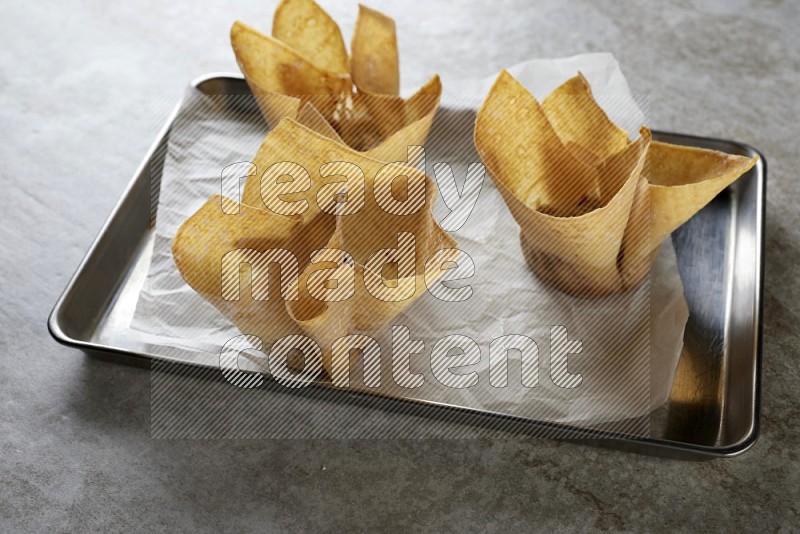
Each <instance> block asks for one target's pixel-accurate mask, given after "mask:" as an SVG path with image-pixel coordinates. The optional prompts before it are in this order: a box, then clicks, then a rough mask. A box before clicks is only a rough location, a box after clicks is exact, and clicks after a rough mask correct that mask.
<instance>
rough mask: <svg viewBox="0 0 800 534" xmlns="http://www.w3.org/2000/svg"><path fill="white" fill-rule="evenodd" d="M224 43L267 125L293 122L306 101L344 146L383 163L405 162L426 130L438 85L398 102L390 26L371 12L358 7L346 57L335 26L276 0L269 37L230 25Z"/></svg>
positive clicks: (302, 6)
mask: <svg viewBox="0 0 800 534" xmlns="http://www.w3.org/2000/svg"><path fill="white" fill-rule="evenodd" d="M231 44H232V47H233V51H234V53H235V55H236V60H237V62H238V63H239V67H240V68H241V70H242V73H243V74H244V76H245V79H246V80H247V83H248V85H249V86H250V89H251V91H252V93H253V95H254V96H255V98H256V100H257V102H258V105H259V108H260V109H261V112H262V114H263V115H264V118H265V119H266V121H267V123H268V124H269V125H270V126H275V125H277V123H278V122H280V120H281V119H283V118H286V117H289V118H293V119H298V120H299V114H300V113H301V111H302V110H303V108H304V106H305V104H306V103H312V104H313V105H314V106H315V107H316V108H317V109H318V111H319V112H320V113H321V115H322V116H323V117H324V118H325V120H326V121H327V122H328V123H329V124H331V126H332V127H333V128H334V129H335V130H336V131H337V134H338V135H339V136H340V137H341V138H342V139H343V140H344V141H345V142H346V143H347V144H348V145H349V146H351V147H352V148H354V149H356V150H358V151H361V152H366V151H370V152H372V155H374V156H377V157H379V159H385V160H387V161H394V160H399V159H404V158H405V155H406V150H407V146H408V145H421V144H422V143H424V141H425V139H426V137H427V135H428V132H429V131H430V127H431V122H432V121H433V116H434V114H435V113H436V109H437V108H438V105H439V98H440V96H441V91H442V88H441V82H440V80H439V78H438V76H434V77H433V78H432V79H431V80H430V81H429V82H428V83H427V84H425V85H424V86H423V87H422V88H421V89H420V90H419V91H418V92H417V93H416V94H414V95H413V96H412V97H411V98H409V99H402V98H400V97H399V96H397V95H398V94H399V87H400V74H399V62H398V53H397V37H396V33H395V25H394V21H393V20H392V19H391V18H389V17H387V16H385V15H383V14H381V13H379V12H377V11H375V10H372V9H369V8H366V7H364V6H360V8H359V15H358V20H357V22H356V28H355V32H354V34H353V41H352V57H348V56H347V51H346V49H345V45H344V41H343V40H342V36H341V32H340V30H339V27H338V26H337V25H336V23H335V22H334V21H333V20H332V19H331V18H330V16H329V15H328V14H327V13H325V11H324V10H323V9H322V8H320V7H319V6H318V5H317V4H316V3H315V2H314V1H313V0H283V1H282V2H281V4H280V5H279V6H278V8H277V10H276V12H275V17H274V19H273V28H272V37H268V36H266V35H263V34H261V33H260V32H258V31H257V30H255V29H253V28H251V27H249V26H247V25H245V24H243V23H241V22H238V21H237V22H235V23H234V25H233V27H232V28H231ZM353 82H355V85H356V86H357V87H358V92H354V91H353ZM373 151H374V152H373Z"/></svg>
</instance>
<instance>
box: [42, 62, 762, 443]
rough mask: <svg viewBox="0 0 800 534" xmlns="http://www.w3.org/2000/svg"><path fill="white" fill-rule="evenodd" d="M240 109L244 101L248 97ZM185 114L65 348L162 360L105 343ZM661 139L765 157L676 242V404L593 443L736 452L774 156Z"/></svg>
mask: <svg viewBox="0 0 800 534" xmlns="http://www.w3.org/2000/svg"><path fill="white" fill-rule="evenodd" d="M193 85H194V87H196V88H197V89H198V90H199V91H201V92H203V93H206V94H220V95H232V94H239V95H246V94H249V89H248V88H247V85H246V84H245V83H244V81H243V79H242V78H241V77H240V76H238V75H232V74H210V75H207V76H204V77H202V78H200V79H198V80H196V81H195V82H194V83H193ZM231 102H238V103H239V105H240V103H241V99H232V100H231ZM179 109H180V103H179V104H178V106H177V107H176V108H175V111H174V112H173V113H172V115H171V116H170V118H169V119H168V121H167V124H166V125H165V126H164V128H163V129H162V130H161V132H160V133H159V135H158V137H157V138H156V140H155V142H154V143H153V146H152V147H151V148H150V150H149V151H148V153H147V155H146V156H145V158H144V161H143V162H142V164H141V165H140V166H139V168H138V169H137V170H136V172H135V173H134V175H133V178H132V179H131V181H130V183H129V184H128V187H127V188H126V190H125V192H124V193H123V195H122V198H121V199H120V201H119V202H118V204H117V206H116V207H115V208H114V210H113V211H112V212H111V215H110V216H109V218H108V220H107V221H106V223H105V225H104V226H103V228H102V230H101V231H100V234H99V235H98V237H97V239H96V240H95V242H94V244H93V245H92V246H91V248H90V249H89V252H88V253H87V254H86V257H85V258H84V260H83V261H82V263H81V264H80V266H79V267H78V270H77V272H76V273H75V275H74V276H73V278H72V280H71V281H70V282H69V284H68V285H67V287H66V289H65V290H64V293H63V294H62V295H61V297H60V298H59V299H58V302H56V305H55V307H54V308H53V311H52V313H51V315H50V318H49V320H48V327H49V329H50V333H51V334H52V336H53V337H54V338H55V339H56V340H57V341H59V342H61V343H63V344H65V345H69V346H73V347H77V348H80V349H82V350H84V351H86V352H88V353H90V354H94V355H104V356H106V357H108V356H112V357H114V358H115V359H122V360H125V361H128V362H131V361H139V362H143V363H145V364H147V363H148V362H150V361H152V359H153V358H158V356H156V355H153V354H147V353H142V352H138V351H136V350H135V349H132V348H129V347H125V346H109V345H108V344H104V343H102V342H100V341H99V340H101V339H107V338H108V336H106V335H105V334H107V333H109V332H113V331H115V330H119V329H120V328H122V326H121V323H120V321H119V319H120V317H123V316H126V315H127V314H126V312H127V311H128V310H130V309H131V308H132V307H133V306H135V304H136V299H137V296H138V291H137V289H136V288H138V287H139V284H138V282H140V281H141V279H142V277H144V276H145V275H146V273H147V268H148V264H149V255H148V252H149V246H148V245H149V244H150V243H151V241H152V238H153V225H152V222H153V220H154V214H155V213H154V210H155V205H156V202H157V193H158V186H159V183H158V181H159V180H160V173H161V168H160V165H161V162H163V153H164V150H165V148H166V139H167V136H168V133H169V129H170V125H171V123H172V121H173V120H174V118H175V116H176V114H177V112H178V110H179ZM653 133H654V137H655V138H656V139H660V140H664V141H668V142H670V143H676V144H684V145H690V146H697V147H703V148H710V149H715V150H721V151H724V152H729V153H732V154H741V155H747V156H752V155H755V154H759V155H760V156H761V160H760V162H759V163H758V164H757V165H756V166H755V167H754V168H753V169H752V170H751V171H750V172H748V173H747V174H746V175H745V176H743V177H742V178H741V179H740V180H738V181H737V182H736V183H735V184H734V185H732V186H731V187H729V188H728V189H727V190H725V191H723V192H722V193H721V194H720V195H719V196H718V197H717V198H716V199H715V200H714V201H712V202H711V203H710V204H709V205H708V206H707V207H706V208H704V209H703V210H702V211H701V212H699V213H698V214H697V215H696V216H695V217H693V218H692V219H691V220H690V221H689V222H688V223H686V224H685V225H684V226H683V227H681V228H680V229H679V230H678V231H676V232H675V233H674V234H673V243H674V245H675V249H676V253H677V257H678V266H679V271H680V274H681V278H682V280H683V284H684V287H685V292H686V298H687V301H688V304H689V309H690V318H689V322H688V324H687V326H686V333H685V339H684V351H683V354H682V356H681V359H680V362H679V364H678V369H677V372H676V376H675V381H674V384H673V387H672V392H671V395H670V398H669V400H668V401H667V403H666V405H665V406H663V407H662V408H660V409H659V410H657V411H656V412H654V413H653V414H652V415H651V423H650V429H651V430H650V434H651V435H650V437H649V438H639V437H633V436H625V435H614V436H604V437H603V439H601V440H594V443H596V444H598V445H602V446H611V447H615V448H621V449H626V450H633V451H636V452H643V453H650V454H656V455H665V456H672V457H681V458H687V459H703V458H712V457H722V456H735V455H737V454H740V453H742V452H744V451H745V450H747V449H748V448H749V447H751V446H752V445H753V443H754V442H755V441H756V439H757V437H758V433H759V426H758V424H759V411H760V407H759V398H760V375H761V315H762V293H763V272H764V216H765V213H764V211H765V205H766V204H765V199H766V176H767V165H766V160H765V159H764V156H763V155H761V154H760V153H759V152H758V151H757V150H756V149H754V148H752V147H750V146H747V145H744V144H741V143H736V142H733V141H726V140H721V139H709V138H703V137H694V136H689V135H681V134H675V133H666V132H653ZM352 395H353V393H346V394H344V395H343V398H344V397H347V396H352ZM373 400H374V402H375V403H376V404H381V403H387V402H388V403H392V402H394V403H405V402H406V401H402V400H394V401H391V400H387V399H379V398H374V399H373ZM419 408H420V409H422V410H423V411H429V412H430V413H431V414H433V413H434V412H436V411H437V410H446V409H448V407H442V406H434V405H428V406H426V405H424V403H423V404H422V405H421V406H419ZM449 409H456V410H459V409H460V408H459V407H449ZM461 410H465V411H469V410H466V409H461ZM475 415H476V416H486V415H487V414H485V413H482V414H477V413H476V414H475ZM488 415H489V416H491V414H488ZM530 423H531V424H532V425H533V426H535V425H536V424H537V422H536V421H531V422H530ZM539 424H540V425H541V424H542V423H539ZM548 426H556V427H559V428H560V429H561V430H562V431H563V433H562V434H560V435H562V436H564V437H566V438H567V439H569V438H570V437H586V433H585V430H582V429H578V428H574V427H570V426H568V425H548ZM582 442H585V441H583V440H582Z"/></svg>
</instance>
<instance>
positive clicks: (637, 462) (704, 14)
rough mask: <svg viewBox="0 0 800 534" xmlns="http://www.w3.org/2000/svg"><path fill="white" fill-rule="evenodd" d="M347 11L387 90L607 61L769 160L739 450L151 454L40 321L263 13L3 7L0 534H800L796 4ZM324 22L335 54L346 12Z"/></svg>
mask: <svg viewBox="0 0 800 534" xmlns="http://www.w3.org/2000/svg"><path fill="white" fill-rule="evenodd" d="M369 3H370V5H372V6H373V7H376V8H378V9H381V10H383V11H386V12H388V13H390V14H391V15H392V16H394V17H395V18H396V19H397V23H398V28H399V36H400V43H401V68H402V75H403V80H404V85H405V86H413V85H415V84H416V85H419V84H421V83H422V82H423V81H424V80H425V79H427V77H428V76H429V75H430V74H432V73H434V72H441V73H444V74H447V75H449V76H451V77H456V78H457V77H462V76H485V75H489V74H492V73H494V72H497V71H498V70H499V69H500V68H502V67H504V66H508V65H512V64H514V63H517V62H520V61H522V60H525V59H528V58H533V57H557V56H566V55H571V54H574V53H579V52H585V51H611V52H613V53H614V54H615V55H616V56H617V58H618V59H619V60H620V62H621V64H622V66H623V69H624V71H625V73H626V75H627V77H628V80H629V82H630V84H631V86H632V87H633V90H634V92H636V93H638V94H646V95H650V97H651V102H652V116H653V120H652V126H653V127H655V128H658V129H664V130H675V131H680V132H686V133H693V134H697V135H707V136H714V137H723V138H730V139H736V140H739V141H743V142H746V143H750V144H752V145H754V146H756V147H758V148H759V149H761V150H762V151H763V152H764V153H765V154H766V157H767V159H768V161H769V165H770V182H769V196H768V212H767V213H768V225H767V274H766V291H765V296H764V306H765V328H764V369H763V385H764V388H763V410H762V437H761V439H760V441H759V442H758V443H757V444H756V445H755V446H754V447H753V448H752V449H751V450H750V451H749V452H747V453H745V454H744V455H742V456H741V457H737V458H733V459H727V460H715V461H710V462H701V463H693V462H683V461H675V460H664V459H658V458H651V457H645V456H639V455H633V454H627V453H622V452H616V451H612V450H605V449H600V448H594V447H590V446H586V445H580V444H572V443H560V442H553V441H543V440H534V441H524V440H513V439H499V438H498V439H480V440H461V441H458V440H452V441H379V440H363V441H359V440H353V441H336V440H330V441H312V440H293V441H191V440H186V441H169V440H154V439H151V438H150V428H149V418H150V374H149V372H148V371H147V370H143V369H139V368H132V367H127V366H123V365H119V364H114V363H109V362H106V361H101V360H97V359H94V358H91V357H87V356H85V355H84V354H82V353H81V352H79V351H76V350H73V349H69V348H66V347H62V346H60V345H58V344H56V343H55V342H54V341H53V340H52V339H51V338H50V336H49V335H48V333H47V328H46V318H47V315H48V312H49V311H50V309H51V307H52V305H53V303H54V302H55V300H56V298H57V297H58V295H59V293H60V291H61V290H62V289H63V288H64V286H65V284H66V282H67V281H68V279H69V277H70V276H71V274H72V272H73V270H74V269H75V267H76V266H77V265H78V263H79V261H80V260H81V258H82V257H83V255H84V253H85V251H86V249H87V247H88V246H89V244H90V243H91V241H92V239H93V238H94V236H95V235H96V233H97V231H98V229H99V228H100V227H101V225H102V223H103V221H104V220H105V218H106V216H107V214H108V212H109V210H110V209H111V207H112V206H113V205H114V203H115V202H116V200H117V198H118V197H119V195H120V193H121V192H122V190H123V188H124V187H125V184H126V182H127V181H128V179H129V177H130V175H131V173H132V172H133V170H134V169H135V168H136V166H137V164H138V163H139V161H140V159H141V157H142V156H143V154H144V153H145V151H146V149H147V148H148V146H149V144H150V143H151V141H152V139H153V138H154V135H155V133H156V132H157V130H158V128H159V126H160V125H161V124H162V123H163V120H164V119H165V117H166V114H167V112H168V110H169V108H170V107H171V106H172V105H173V103H174V102H175V101H176V100H177V99H178V98H179V97H180V95H181V94H182V91H183V89H184V87H185V86H186V84H187V83H188V82H189V81H190V80H191V79H193V78H195V77H196V76H198V75H200V74H204V73H207V72H211V71H236V70H237V69H236V65H235V62H234V59H233V54H232V53H231V51H230V46H229V42H228V30H229V27H230V23H231V22H232V21H233V20H234V19H236V18H238V19H241V20H244V21H247V22H250V23H253V24H254V25H257V26H260V27H262V28H266V27H268V25H269V21H270V18H271V14H272V11H273V7H274V6H273V4H274V2H272V1H270V2H230V1H229V2H223V1H220V2H208V3H207V4H206V5H204V6H199V5H193V3H190V2H157V1H153V0H146V1H137V2H121V3H107V2H102V3H98V2H90V1H86V0H84V1H76V2H70V3H66V2H65V3H59V2H54V1H53V2H36V3H32V2H25V1H21V0H7V1H5V2H3V3H2V5H0V14H2V16H0V42H2V47H0V125H2V130H3V142H2V143H0V161H2V167H0V176H2V183H3V186H4V191H3V194H2V195H0V206H2V214H3V224H2V226H0V251H2V260H0V279H1V280H2V281H3V282H2V286H3V287H2V291H0V326H1V327H2V328H1V329H0V332H1V333H0V348H1V350H2V357H0V530H3V531H26V530H30V531H43V530H50V529H51V528H54V529H56V530H59V531H85V530H100V531H119V530H134V531H151V530H154V529H159V530H160V529H172V530H175V529H178V530H192V531H219V530H223V531H227V530H229V531H238V530H242V529H248V530H249V529H260V530H263V529H269V530H272V529H275V530H311V529H323V530H342V529H345V528H352V529H355V530H362V531H367V530H373V529H376V528H380V529H389V530H401V529H406V528H412V529H416V528H418V527H421V526H423V525H427V526H428V527H433V528H437V529H446V530H456V529H457V530H484V529H486V530H509V529H511V528H516V529H520V530H522V529H525V530H527V529H528V528H530V527H532V526H533V527H538V528H540V529H542V530H545V529H552V528H567V527H572V528H576V529H581V530H594V529H610V530H676V529H677V530H684V531H688V530H696V529H701V528H702V529H711V530H722V529H727V528H737V529H738V528H741V529H746V530H767V529H768V530H773V529H775V528H776V527H779V526H784V527H790V526H793V527H795V528H798V527H800V517H799V515H800V504H798V502H799V501H800V458H798V449H797V447H798V444H799V440H798V437H799V436H800V431H798V426H797V421H798V420H800V411H798V401H797V390H798V368H800V348H799V347H798V344H797V336H796V332H797V324H798V321H799V320H800V306H798V302H800V285H799V284H797V283H796V280H797V277H796V265H797V264H798V263H799V262H800V210H798V209H797V202H798V198H800V197H798V192H800V191H798V190H799V189H800V185H798V184H800V182H798V180H797V179H796V175H797V172H798V168H800V156H799V155H798V154H799V153H800V152H798V149H797V140H796V139H797V136H798V134H800V128H798V126H797V121H798V116H800V104H799V103H798V102H800V99H798V94H800V74H798V73H800V38H798V34H797V28H798V27H800V3H794V2H790V1H788V0H786V1H783V2H782V1H780V0H771V1H768V0H765V1H763V2H759V1H756V0H753V1H751V2H747V1H745V0H716V1H710V2H700V1H694V2H692V1H690V0H682V1H679V2H649V3H648V4H649V5H648V6H647V7H644V6H641V5H638V6H633V5H631V4H632V3H629V2H623V1H605V0H604V1H600V2H590V1H588V0H587V1H584V2H562V1H560V0H552V1H551V0H547V1H540V2H524V1H519V2H514V3H508V4H507V5H506V4H504V5H502V7H501V6H500V5H499V4H494V3H492V4H490V3H486V4H485V5H483V6H476V5H472V4H473V3H471V2H470V3H468V2H456V1H435V0H428V1H426V2H419V3H418V5H409V4H408V3H404V4H402V5H401V4H399V3H397V4H395V5H390V4H389V3H388V2H383V1H377V0H374V1H370V2H369ZM322 4H323V5H324V6H325V7H326V9H328V10H329V12H331V14H332V15H333V16H334V18H336V19H337V20H338V21H340V23H341V25H342V29H343V33H344V34H345V35H349V34H350V32H351V29H352V26H353V23H354V20H355V15H356V11H357V8H356V4H355V2H351V1H347V2H333V1H323V2H322ZM639 4H641V3H639ZM322 466H325V467H326V469H324V470H323V469H322Z"/></svg>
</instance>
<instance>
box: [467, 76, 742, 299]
mask: <svg viewBox="0 0 800 534" xmlns="http://www.w3.org/2000/svg"><path fill="white" fill-rule="evenodd" d="M639 134H640V135H639V138H638V139H636V140H634V141H630V140H629V139H628V134H627V132H625V131H624V130H622V129H621V128H619V127H617V126H616V125H614V124H613V123H612V122H611V121H610V120H609V118H608V117H607V116H606V114H605V112H604V111H603V110H602V109H601V108H600V106H599V105H598V104H597V102H596V101H595V100H594V98H593V96H592V92H591V89H590V87H589V84H588V83H587V81H586V79H585V78H584V77H583V76H582V75H581V74H580V73H578V75H577V76H575V77H574V78H572V79H570V80H568V81H566V82H565V83H564V84H562V85H561V86H559V87H558V88H556V89H555V90H554V91H553V92H552V93H551V94H550V95H549V96H548V97H547V98H545V100H544V101H543V102H542V103H541V104H539V102H538V101H537V100H536V98H535V97H534V96H533V95H532V94H531V93H530V92H529V91H528V90H527V89H525V87H523V86H522V85H521V84H520V83H519V82H518V81H517V80H516V79H514V78H513V76H511V74H509V73H508V72H507V71H503V72H502V73H501V74H500V76H499V77H498V78H497V80H496V81H495V83H494V85H493V86H492V89H491V90H490V91H489V94H488V96H487V97H486V100H485V101H484V103H483V105H482V106H481V109H480V110H479V111H478V114H477V118H476V123H475V134H474V137H475V145H476V147H477V149H478V153H479V154H480V157H481V160H482V161H483V163H484V164H485V165H486V168H487V170H488V172H489V174H490V176H491V178H492V180H493V181H494V183H495V185H496V186H497V189H498V190H499V191H500V193H501V194H502V196H503V199H504V200H505V202H506V204H507V205H508V208H509V210H510V211H511V214H512V215H513V216H514V218H515V220H516V221H517V223H518V224H519V226H520V241H521V246H522V252H523V255H524V257H525V259H526V261H527V262H528V264H529V265H530V267H531V268H532V269H533V271H534V272H535V273H536V274H537V275H538V276H539V277H540V278H542V279H543V280H545V281H546V282H549V283H552V284H553V285H555V286H556V287H558V288H559V289H561V290H563V291H566V292H567V293H570V294H573V295H578V296H584V297H602V296H606V295H611V294H615V293H620V292H623V291H626V290H628V289H630V288H632V287H634V286H636V285H638V283H639V282H641V280H642V279H643V278H644V277H645V275H646V274H647V273H648V272H649V270H650V267H651V265H652V262H653V260H654V259H655V254H656V251H657V249H658V247H659V245H660V244H661V242H662V241H663V240H664V239H665V238H666V237H667V236H669V235H670V233H671V232H672V231H673V230H675V229H676V228H678V227H679V226H680V225H682V224H683V223H684V222H686V221H687V220H689V218H691V217H692V215H694V214H695V213H697V211H699V210H700V209H701V208H703V207H704V206H705V205H706V204H708V203H709V202H710V201H711V200H712V199H713V198H714V197H715V196H716V195H717V194H718V193H719V192H720V191H722V190H723V189H724V188H726V187H727V186H728V185H730V184H731V183H732V182H733V181H735V180H736V179H737V178H739V177H740V176H741V175H742V174H744V173H745V172H747V171H748V170H750V168H752V167H753V165H755V163H756V161H757V160H758V158H757V157H753V158H746V157H743V156H734V155H730V154H725V153H722V152H717V151H713V150H704V149H699V148H692V147H685V146H680V145H671V144H667V143H661V142H658V141H653V140H652V139H651V135H650V131H649V130H648V129H647V128H645V127H642V128H641V130H640V132H639Z"/></svg>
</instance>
